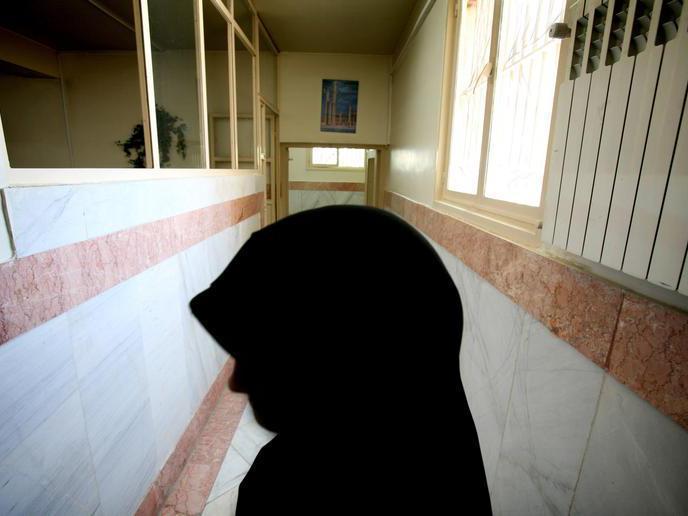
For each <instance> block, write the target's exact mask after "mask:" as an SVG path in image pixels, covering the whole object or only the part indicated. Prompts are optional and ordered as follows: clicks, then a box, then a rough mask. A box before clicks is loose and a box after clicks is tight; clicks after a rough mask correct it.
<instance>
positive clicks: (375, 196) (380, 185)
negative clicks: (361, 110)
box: [276, 142, 389, 219]
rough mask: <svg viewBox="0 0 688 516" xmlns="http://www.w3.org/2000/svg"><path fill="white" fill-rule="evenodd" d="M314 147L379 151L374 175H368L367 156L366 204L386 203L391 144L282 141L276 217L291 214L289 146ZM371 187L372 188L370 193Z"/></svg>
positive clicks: (378, 204)
mask: <svg viewBox="0 0 688 516" xmlns="http://www.w3.org/2000/svg"><path fill="white" fill-rule="evenodd" d="M290 147H294V148H298V149H312V148H313V147H335V148H347V149H367V150H375V151H377V156H376V158H375V167H374V170H373V177H372V178H371V177H368V158H367V157H366V167H365V169H366V180H365V197H366V205H368V206H374V207H377V208H382V207H383V205H384V185H385V180H386V177H387V175H388V172H389V145H373V144H363V143H323V142H280V145H279V148H280V152H279V154H280V159H279V161H280V165H279V174H278V176H277V179H276V181H277V183H278V184H279V188H278V192H277V196H276V200H277V204H276V208H277V209H276V219H281V218H283V217H286V216H288V215H289V148H290ZM369 189H372V192H370V195H369Z"/></svg>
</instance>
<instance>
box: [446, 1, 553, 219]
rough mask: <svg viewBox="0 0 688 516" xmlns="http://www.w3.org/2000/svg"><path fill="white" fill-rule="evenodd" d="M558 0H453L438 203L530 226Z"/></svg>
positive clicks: (543, 147)
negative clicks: (444, 201)
mask: <svg viewBox="0 0 688 516" xmlns="http://www.w3.org/2000/svg"><path fill="white" fill-rule="evenodd" d="M565 4H566V1H565V0H543V1H539V2H532V1H530V0H512V1H509V2H500V1H495V0H459V11H460V12H459V13H458V20H459V22H458V24H457V30H458V34H457V37H456V38H455V42H456V43H455V44H456V50H455V52H454V56H455V62H454V80H453V85H452V87H453V98H452V110H451V119H450V120H449V124H450V127H449V132H448V134H449V139H448V146H447V149H446V152H447V153H448V156H447V158H448V159H447V169H446V174H445V175H444V177H443V189H442V191H443V195H444V198H445V199H447V200H449V201H453V202H456V203H457V204H463V205H467V206H469V207H472V208H477V209H479V210H485V211H488V212H492V213H498V214H503V215H507V216H509V217H513V218H516V219H518V220H523V221H526V222H533V223H535V222H536V220H537V219H539V217H540V204H541V197H542V185H543V180H544V172H545V161H546V157H547V145H548V141H549V129H550V119H551V116H552V109H553V103H554V92H555V86H556V77H557V70H558V66H559V47H560V45H559V40H554V39H550V38H549V36H548V29H549V26H550V25H551V24H552V23H555V22H557V21H560V20H561V19H562V18H563V14H564V8H565Z"/></svg>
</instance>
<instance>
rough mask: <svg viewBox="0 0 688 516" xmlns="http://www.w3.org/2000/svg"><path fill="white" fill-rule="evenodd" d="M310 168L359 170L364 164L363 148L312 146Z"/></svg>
mask: <svg viewBox="0 0 688 516" xmlns="http://www.w3.org/2000/svg"><path fill="white" fill-rule="evenodd" d="M310 164H311V168H326V169H340V170H361V169H363V168H364V166H365V149H345V148H342V149H337V148H335V147H313V149H312V150H311V163H310Z"/></svg>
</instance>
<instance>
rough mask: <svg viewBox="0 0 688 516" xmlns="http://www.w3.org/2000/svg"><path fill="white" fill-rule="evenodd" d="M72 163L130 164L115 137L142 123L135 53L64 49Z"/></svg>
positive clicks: (123, 165) (122, 136) (112, 165)
mask: <svg viewBox="0 0 688 516" xmlns="http://www.w3.org/2000/svg"><path fill="white" fill-rule="evenodd" d="M60 61H61V64H62V74H63V77H64V81H65V84H66V93H65V95H66V99H67V123H68V125H69V130H70V138H71V141H72V152H73V159H74V162H73V166H74V167H108V168H117V167H128V166H129V165H128V164H127V158H126V156H125V155H124V152H122V149H120V148H119V147H118V146H117V145H116V144H115V142H116V141H117V140H125V139H127V138H128V137H129V135H130V134H131V131H132V129H133V128H134V126H135V125H136V124H138V123H140V122H141V97H140V93H139V82H138V78H139V76H138V62H137V59H136V53H135V52H121V53H98V54H96V53H93V54H87V53H64V54H60Z"/></svg>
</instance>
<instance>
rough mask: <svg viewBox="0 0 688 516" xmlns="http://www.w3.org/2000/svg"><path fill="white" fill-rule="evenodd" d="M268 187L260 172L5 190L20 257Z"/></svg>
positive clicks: (242, 195)
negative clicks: (254, 173) (258, 173)
mask: <svg viewBox="0 0 688 516" xmlns="http://www.w3.org/2000/svg"><path fill="white" fill-rule="evenodd" d="M263 189H264V179H263V177H262V176H259V175H237V176H219V177H207V176H206V177H188V178H180V179H163V180H151V181H129V182H122V183H96V184H81V185H61V186H32V187H16V188H7V189H5V195H6V198H7V206H8V212H9V217H10V223H11V226H12V235H13V238H14V243H15V246H16V250H17V256H19V257H21V256H28V255H31V254H35V253H38V252H41V251H46V250H49V249H53V248H56V247H60V246H63V245H67V244H71V243H74V242H80V241H83V240H87V239H90V238H95V237H98V236H102V235H106V234H108V233H112V232H115V231H120V230H123V229H126V228H129V227H132V226H136V225H140V224H145V223H147V222H152V221H155V220H159V219H164V218H167V217H171V216H174V215H177V214H180V213H184V212H187V211H192V210H196V209H199V208H204V207H206V206H210V205H213V204H218V203H222V202H226V201H230V200H232V199H236V198H239V197H244V196H246V195H251V194H254V193H256V192H259V191H263Z"/></svg>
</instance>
